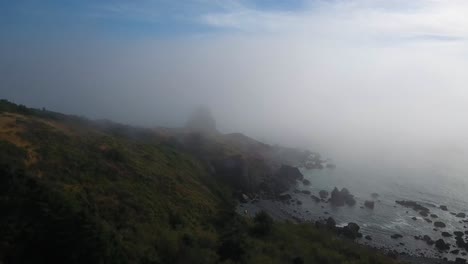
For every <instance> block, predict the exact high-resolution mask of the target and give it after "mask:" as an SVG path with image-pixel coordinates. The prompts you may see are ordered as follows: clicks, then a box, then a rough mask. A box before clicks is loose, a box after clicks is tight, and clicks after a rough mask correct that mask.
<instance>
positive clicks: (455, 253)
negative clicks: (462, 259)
mask: <svg viewBox="0 0 468 264" xmlns="http://www.w3.org/2000/svg"><path fill="white" fill-rule="evenodd" d="M450 253H452V254H454V255H458V253H460V250H459V249H454V250H452V251H450Z"/></svg>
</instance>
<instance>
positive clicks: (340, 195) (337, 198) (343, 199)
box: [330, 187, 356, 206]
mask: <svg viewBox="0 0 468 264" xmlns="http://www.w3.org/2000/svg"><path fill="white" fill-rule="evenodd" d="M330 203H331V204H332V205H333V206H344V205H345V204H347V205H349V206H353V205H355V204H356V200H355V199H354V196H353V195H352V194H350V193H349V191H348V189H346V188H343V189H341V191H339V190H338V188H336V187H335V189H333V191H332V192H331V197H330Z"/></svg>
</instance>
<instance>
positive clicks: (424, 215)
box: [419, 211, 429, 217]
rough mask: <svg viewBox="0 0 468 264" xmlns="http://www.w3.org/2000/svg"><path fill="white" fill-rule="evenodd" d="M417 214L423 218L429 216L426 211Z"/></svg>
mask: <svg viewBox="0 0 468 264" xmlns="http://www.w3.org/2000/svg"><path fill="white" fill-rule="evenodd" d="M419 214H420V215H421V216H423V217H427V216H428V215H429V214H428V213H427V211H420V212H419Z"/></svg>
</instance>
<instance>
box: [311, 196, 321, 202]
mask: <svg viewBox="0 0 468 264" xmlns="http://www.w3.org/2000/svg"><path fill="white" fill-rule="evenodd" d="M310 198H312V200H314V202H316V203H318V202H320V198H318V197H317V196H315V195H311V196H310Z"/></svg>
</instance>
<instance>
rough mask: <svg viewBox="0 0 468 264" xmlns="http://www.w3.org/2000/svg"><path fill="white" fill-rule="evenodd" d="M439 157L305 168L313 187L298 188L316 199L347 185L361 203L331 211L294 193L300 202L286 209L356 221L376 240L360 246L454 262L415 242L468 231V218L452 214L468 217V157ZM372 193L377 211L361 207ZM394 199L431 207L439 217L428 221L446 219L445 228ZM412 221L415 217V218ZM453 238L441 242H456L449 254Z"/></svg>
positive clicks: (343, 161)
mask: <svg viewBox="0 0 468 264" xmlns="http://www.w3.org/2000/svg"><path fill="white" fill-rule="evenodd" d="M439 154H440V153H421V154H419V155H406V156H405V158H403V157H402V156H400V155H399V156H398V157H389V156H386V157H381V156H379V157H375V156H373V157H367V158H365V159H363V157H359V158H358V159H356V158H354V157H349V158H348V159H346V158H341V159H340V160H335V163H336V165H337V167H336V168H335V169H323V170H305V169H303V170H301V171H302V173H303V174H304V177H305V178H306V179H308V180H309V181H310V182H311V184H310V185H309V186H304V185H302V184H298V186H297V187H296V188H295V189H298V190H309V191H311V193H312V194H314V195H316V196H318V192H319V191H320V190H327V191H329V192H331V190H332V189H333V188H334V187H335V186H336V187H338V188H339V189H341V188H343V187H346V188H347V189H348V190H349V191H350V192H351V193H352V194H353V195H354V196H355V198H356V201H357V204H356V205H355V206H353V207H349V206H346V205H345V206H344V207H332V206H331V205H330V204H328V203H323V202H320V203H315V202H314V201H313V200H312V199H311V198H310V195H306V194H302V193H294V192H291V194H292V195H293V196H294V198H295V199H298V200H300V201H301V202H302V204H300V205H292V206H291V207H292V208H283V209H282V210H286V211H288V212H289V211H290V212H291V214H294V213H297V212H305V213H303V214H302V218H304V219H305V220H314V219H315V220H316V219H319V218H328V217H329V216H332V217H333V218H334V219H335V220H336V221H337V223H338V224H339V225H340V224H341V225H345V224H346V223H349V222H355V223H357V224H359V225H360V226H361V231H362V233H363V234H364V235H370V236H371V237H372V241H367V240H365V239H361V240H360V242H361V243H369V244H371V245H373V246H377V247H386V248H392V249H396V250H397V251H399V252H407V253H411V254H419V253H424V255H426V256H443V257H447V258H449V259H454V258H455V257H457V256H456V255H453V254H450V253H448V254H446V253H440V252H438V250H436V249H435V247H434V246H427V245H426V243H425V242H423V241H419V240H415V239H414V236H418V235H420V236H423V235H429V236H430V237H431V238H432V239H433V240H434V241H435V240H437V239H439V238H443V237H442V235H441V232H442V231H446V232H449V233H452V234H453V231H466V230H468V223H464V222H461V221H462V220H468V218H464V219H462V218H458V217H456V216H454V215H452V214H451V213H450V212H454V213H459V212H464V213H466V214H468V159H466V157H465V156H464V155H461V154H460V153H453V154H454V155H439ZM455 154H457V155H455ZM371 193H378V194H379V198H378V199H376V200H375V208H374V209H373V210H372V209H368V208H362V206H363V204H364V201H365V200H373V199H372V197H371ZM396 200H413V201H416V202H418V203H420V204H422V205H424V206H426V207H428V208H429V209H430V213H431V214H436V215H438V218H437V219H435V218H431V217H426V218H429V219H431V220H432V221H442V222H444V223H445V224H446V225H447V227H446V228H439V229H437V230H434V228H435V227H434V225H433V223H427V222H426V221H425V220H424V219H423V217H422V216H420V215H419V214H418V213H417V212H415V211H413V210H412V209H410V208H405V207H402V206H400V205H398V204H396V203H395V201H396ZM440 205H446V206H447V207H448V209H449V210H448V211H443V210H441V209H440V208H439V206H440ZM291 210H292V211H291ZM412 217H417V220H413V219H412ZM392 234H401V235H403V238H402V239H392V238H390V236H391V235H392ZM454 237H455V236H453V237H452V238H443V239H444V240H445V241H446V242H448V243H450V244H452V247H451V250H453V249H456V246H455V239H454ZM400 243H404V245H401V244H400ZM461 252H463V250H461ZM458 257H460V256H458Z"/></svg>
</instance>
